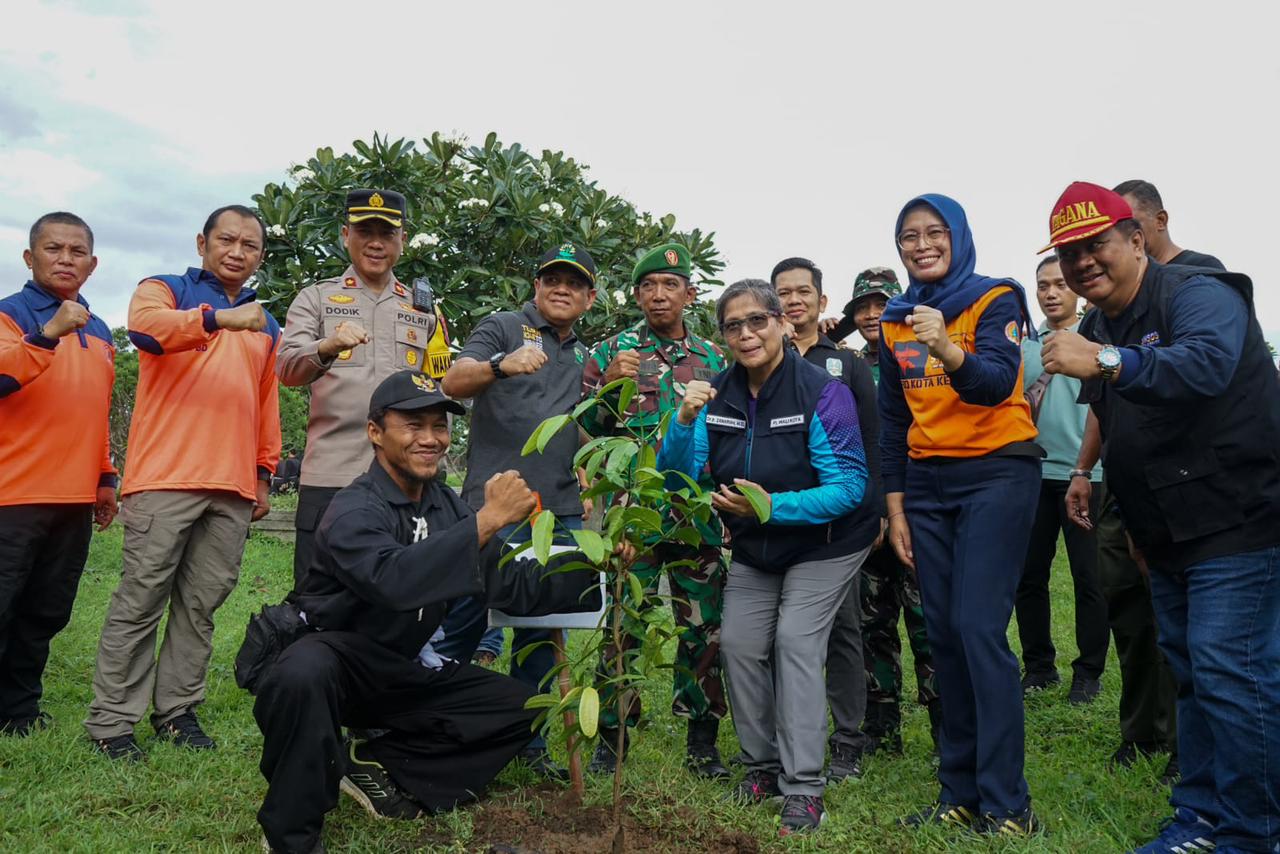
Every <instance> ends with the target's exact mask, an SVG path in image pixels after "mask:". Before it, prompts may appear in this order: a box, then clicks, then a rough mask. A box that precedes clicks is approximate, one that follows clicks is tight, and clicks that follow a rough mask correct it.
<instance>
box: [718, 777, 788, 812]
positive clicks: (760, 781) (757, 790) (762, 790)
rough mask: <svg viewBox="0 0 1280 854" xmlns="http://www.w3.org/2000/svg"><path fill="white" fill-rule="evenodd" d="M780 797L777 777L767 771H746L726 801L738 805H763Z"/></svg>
mask: <svg viewBox="0 0 1280 854" xmlns="http://www.w3.org/2000/svg"><path fill="white" fill-rule="evenodd" d="M780 797H782V790H781V789H779V788H778V775H777V774H770V773H769V772H768V771H760V770H756V771H748V772H747V776H745V777H743V778H742V782H741V783H739V784H738V785H736V786H734V787H733V789H732V790H731V791H730V792H729V795H728V799H729V800H731V801H734V802H735V803H739V804H763V803H764V802H765V801H771V800H773V799H774V798H780Z"/></svg>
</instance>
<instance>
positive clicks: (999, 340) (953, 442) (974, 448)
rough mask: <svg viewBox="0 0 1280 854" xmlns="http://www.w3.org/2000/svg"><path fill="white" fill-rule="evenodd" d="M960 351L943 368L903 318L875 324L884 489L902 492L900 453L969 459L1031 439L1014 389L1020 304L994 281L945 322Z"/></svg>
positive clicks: (1025, 410) (1018, 377)
mask: <svg viewBox="0 0 1280 854" xmlns="http://www.w3.org/2000/svg"><path fill="white" fill-rule="evenodd" d="M947 335H948V337H950V339H951V340H952V342H954V343H955V344H956V345H957V346H958V347H960V349H962V350H964V351H965V359H964V363H963V364H961V365H960V367H959V368H957V369H956V370H955V372H954V373H951V374H948V373H946V372H945V371H944V370H943V369H942V362H940V361H939V360H937V359H935V358H933V357H932V356H930V355H929V349H928V348H927V347H926V346H925V345H924V344H921V343H920V342H919V341H917V340H916V337H915V333H913V332H912V331H911V327H910V326H908V325H907V324H905V323H893V322H889V321H881V323H880V387H879V398H880V419H881V421H880V448H881V452H882V453H881V463H880V464H881V467H882V470H883V472H884V488H885V491H886V492H902V491H903V488H904V482H905V479H906V467H907V457H908V456H910V457H911V458H912V459H915V460H919V459H925V458H928V457H950V458H959V459H964V458H972V457H982V456H986V455H987V454H990V453H992V452H993V451H997V450H999V449H1001V448H1005V447H1007V446H1009V445H1013V444H1014V443H1015V442H1031V441H1033V440H1034V439H1035V438H1036V427H1035V424H1034V422H1032V420H1031V407H1030V406H1029V405H1028V404H1027V400H1026V397H1025V396H1024V395H1023V393H1022V351H1021V347H1020V345H1021V342H1022V304H1021V301H1020V300H1019V299H1018V296H1017V294H1015V293H1014V291H1013V289H1012V288H1010V287H1008V286H1006V285H999V286H997V287H994V288H992V289H991V290H989V291H987V293H986V294H984V295H983V296H981V297H979V298H978V300H977V301H975V302H974V303H973V305H971V306H969V307H968V308H967V309H965V310H964V311H962V312H961V313H960V314H958V315H957V316H956V317H955V318H954V319H952V320H951V322H949V323H948V324H947Z"/></svg>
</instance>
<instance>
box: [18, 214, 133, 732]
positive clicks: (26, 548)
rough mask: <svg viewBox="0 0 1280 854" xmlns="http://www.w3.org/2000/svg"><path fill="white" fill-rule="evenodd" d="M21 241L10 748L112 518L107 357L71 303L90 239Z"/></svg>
mask: <svg viewBox="0 0 1280 854" xmlns="http://www.w3.org/2000/svg"><path fill="white" fill-rule="evenodd" d="M30 240H31V243H30V248H29V249H27V250H26V251H25V252H23V253H22V258H23V260H24V261H25V262H26V264H27V267H28V268H29V269H30V270H31V280H30V281H28V282H27V284H26V285H25V286H24V287H23V288H22V290H20V291H18V292H17V293H16V294H13V295H11V296H9V297H6V298H5V299H3V300H0V733H5V734H12V735H18V736H23V735H26V734H28V733H29V732H31V730H33V729H35V728H36V727H38V726H41V725H42V724H43V723H44V722H45V721H47V720H48V716H47V715H46V714H45V713H44V712H41V711H40V695H41V694H42V692H43V686H42V685H41V677H42V676H43V674H44V666H45V662H46V661H48V659H49V642H50V641H51V640H52V639H53V636H54V635H56V634H57V633H58V632H60V631H62V629H63V628H64V627H65V626H66V625H67V621H68V620H69V619H71V606H72V603H74V602H75V598H76V587H77V586H78V585H79V583H80V574H81V573H82V572H83V571H84V561H85V558H86V557H87V556H88V554H89V536H90V533H91V524H92V520H94V519H96V520H97V522H98V526H99V530H101V529H103V528H105V527H106V526H107V525H110V524H111V520H112V519H113V518H115V515H116V470H115V468H114V467H113V466H112V465H111V458H110V453H109V445H108V435H107V434H108V431H107V422H108V417H109V412H110V409H111V384H112V382H113V381H114V379H115V365H114V361H113V360H114V356H115V348H114V347H113V346H112V342H111V330H110V329H108V328H107V324H105V323H104V322H103V321H102V319H101V318H99V317H98V316H96V315H94V314H91V313H90V312H89V304H88V303H87V302H85V301H84V298H83V297H81V296H80V288H81V286H83V285H84V283H85V280H87V279H88V278H89V276H90V275H91V274H92V273H93V270H94V268H95V267H96V266H97V265H98V259H97V258H96V257H94V254H93V232H92V231H91V230H90V229H89V226H88V225H87V224H86V223H85V221H84V220H82V219H81V218H80V217H78V216H76V215H75V214H71V213H66V212H63V211H58V212H55V213H49V214H45V215H44V216H42V217H40V218H39V219H38V220H36V222H35V225H33V226H31V238H30ZM69 404H70V405H69ZM72 413H74V414H72ZM42 448H56V449H57V451H56V453H57V455H58V459H57V461H56V462H55V463H52V464H51V462H50V459H49V456H48V455H47V454H45V453H43V452H41V450H40V449H42Z"/></svg>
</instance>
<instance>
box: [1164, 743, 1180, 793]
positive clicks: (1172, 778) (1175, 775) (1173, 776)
mask: <svg viewBox="0 0 1280 854" xmlns="http://www.w3.org/2000/svg"><path fill="white" fill-rule="evenodd" d="M1181 778H1182V769H1181V768H1179V767H1178V754H1177V752H1176V751H1175V752H1174V753H1173V755H1172V756H1170V757H1169V764H1167V765H1165V766H1164V773H1163V774H1161V775H1160V785H1162V786H1172V785H1173V784H1174V783H1176V782H1178V780H1180V779H1181Z"/></svg>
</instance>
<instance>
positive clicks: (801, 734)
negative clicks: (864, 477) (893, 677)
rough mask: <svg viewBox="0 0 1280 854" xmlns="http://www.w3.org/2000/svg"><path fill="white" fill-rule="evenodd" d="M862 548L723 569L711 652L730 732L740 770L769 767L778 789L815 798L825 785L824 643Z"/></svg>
mask: <svg viewBox="0 0 1280 854" xmlns="http://www.w3.org/2000/svg"><path fill="white" fill-rule="evenodd" d="M870 551H871V549H870V548H869V547H868V548H866V549H863V550H862V551H860V552H857V553H855V554H851V555H846V556H844V557H839V558H831V559H829V560H816V561H807V562H805V563H798V564H796V565H795V566H793V567H791V568H790V569H788V570H787V571H786V572H785V573H781V574H774V573H769V572H761V571H760V570H758V569H754V568H752V567H750V566H747V565H746V564H743V563H739V562H737V561H734V562H733V563H732V564H731V565H730V567H729V578H728V581H727V582H726V584H725V590H724V621H723V624H722V625H721V628H720V656H721V659H722V661H723V663H724V667H725V672H726V674H727V675H728V679H727V681H728V683H729V699H730V701H731V703H732V706H733V724H734V729H736V730H737V733H738V743H739V744H740V745H741V746H742V752H743V755H744V757H745V759H746V762H745V765H746V767H747V769H748V770H752V771H755V770H760V771H766V772H768V773H771V774H777V775H778V787H779V788H780V789H781V790H782V793H783V794H784V795H821V794H822V792H823V789H824V788H825V786H826V778H825V777H824V776H823V774H822V766H823V759H824V758H825V757H826V742H827V738H826V736H827V709H826V703H825V702H823V701H824V700H825V695H826V685H825V680H824V678H823V673H822V668H823V663H824V662H825V661H826V659H827V641H828V638H829V637H830V635H831V625H832V623H833V622H834V620H835V617H836V610H837V609H838V608H839V607H840V605H841V604H842V603H843V602H844V601H845V597H846V596H848V594H849V591H850V590H851V589H854V587H855V584H856V581H857V577H858V568H859V567H861V566H862V562H863V561H864V560H866V557H867V554H868V553H869V552H870Z"/></svg>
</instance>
